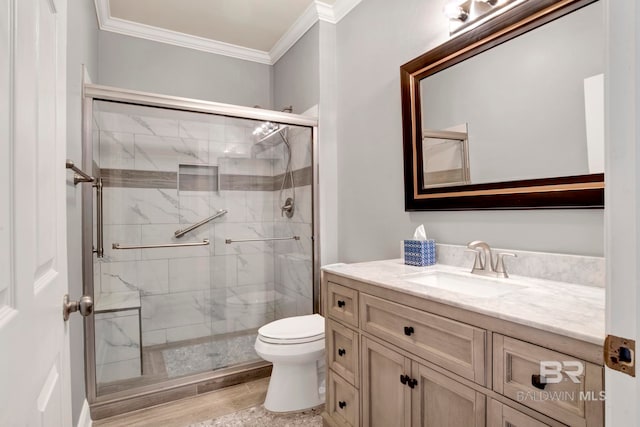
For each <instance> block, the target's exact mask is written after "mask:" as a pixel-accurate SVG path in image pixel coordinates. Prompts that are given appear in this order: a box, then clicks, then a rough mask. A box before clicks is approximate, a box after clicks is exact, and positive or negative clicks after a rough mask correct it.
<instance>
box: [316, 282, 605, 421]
mask: <svg viewBox="0 0 640 427" xmlns="http://www.w3.org/2000/svg"><path fill="white" fill-rule="evenodd" d="M322 296H323V301H322V308H323V314H324V315H325V319H326V333H325V336H326V340H327V342H326V349H327V367H328V369H327V384H328V387H327V405H326V410H325V411H324V413H323V414H322V415H323V419H324V425H325V426H339V427H355V426H365V427H369V426H372V427H375V426H381V427H390V426H399V427H409V426H411V427H416V426H434V427H457V426H460V427H484V426H489V427H543V426H553V427H562V426H580V427H597V426H602V425H604V404H603V401H602V400H601V399H598V396H599V395H600V393H601V392H602V389H603V368H602V363H601V360H600V359H601V347H600V346H597V345H595V344H591V343H586V342H581V341H577V340H575V339H572V338H568V337H563V336H560V335H557V334H551V333H549V332H546V331H539V330H535V329H533V328H529V327H527V326H523V325H515V324H513V323H510V322H507V321H505V320H501V319H498V318H493V317H491V316H487V315H483V314H478V313H473V312H469V311H466V310H463V309H460V308H457V307H453V306H449V305H447V304H443V303H438V302H435V301H431V300H428V299H425V298H418V297H414V296H411V295H408V294H405V293H403V292H401V291H396V290H392V289H388V288H385V287H382V286H377V285H373V284H370V283H365V282H360V281H358V280H354V279H353V278H347V277H342V276H339V275H337V274H333V273H326V272H323V280H322ZM541 361H553V362H554V363H555V362H558V363H560V364H561V365H562V370H561V373H560V374H561V375H562V381H560V382H558V383H555V382H553V381H552V379H547V378H541V377H540V362H541ZM566 362H569V363H566ZM575 366H581V367H582V368H574V367H575ZM574 369H577V370H578V371H580V372H577V371H575V370H574ZM572 375H574V377H575V378H574V379H575V381H573V380H571V378H572ZM546 392H548V393H546Z"/></svg>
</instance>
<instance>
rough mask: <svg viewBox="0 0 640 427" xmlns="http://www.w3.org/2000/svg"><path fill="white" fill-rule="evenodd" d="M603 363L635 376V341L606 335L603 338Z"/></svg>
mask: <svg viewBox="0 0 640 427" xmlns="http://www.w3.org/2000/svg"><path fill="white" fill-rule="evenodd" d="M604 363H605V364H606V365H607V366H608V367H609V368H611V369H614V370H616V371H620V372H622V373H623V374H627V375H631V376H632V377H635V376H636V342H635V341H634V340H631V339H628V338H621V337H616V336H614V335H607V338H605V340H604Z"/></svg>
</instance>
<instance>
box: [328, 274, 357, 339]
mask: <svg viewBox="0 0 640 427" xmlns="http://www.w3.org/2000/svg"><path fill="white" fill-rule="evenodd" d="M327 312H328V314H329V317H333V318H334V319H337V320H341V321H343V322H345V323H348V324H349V325H353V326H355V327H356V328H357V327H358V291H355V290H353V289H349V288H345V287H344V286H340V285H337V284H335V283H331V282H329V283H328V286H327Z"/></svg>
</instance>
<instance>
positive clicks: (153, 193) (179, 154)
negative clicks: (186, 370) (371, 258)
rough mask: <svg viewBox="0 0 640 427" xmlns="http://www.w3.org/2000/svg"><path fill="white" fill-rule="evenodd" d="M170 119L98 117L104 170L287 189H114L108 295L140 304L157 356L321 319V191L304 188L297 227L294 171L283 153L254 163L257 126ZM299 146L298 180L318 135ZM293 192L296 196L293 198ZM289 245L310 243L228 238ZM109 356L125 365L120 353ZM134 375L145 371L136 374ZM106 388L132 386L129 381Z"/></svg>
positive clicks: (102, 277) (107, 201)
mask: <svg viewBox="0 0 640 427" xmlns="http://www.w3.org/2000/svg"><path fill="white" fill-rule="evenodd" d="M107 107H108V106H107ZM125 108H128V107H125ZM145 110H148V111H145ZM152 110H153V111H152ZM161 114H163V112H162V111H160V112H158V111H155V109H146V108H144V109H143V108H140V107H135V110H133V109H131V111H125V112H118V111H111V110H110V108H103V109H101V111H99V112H97V113H96V114H95V116H96V120H95V127H96V129H95V132H94V136H95V138H94V139H98V140H99V148H97V149H96V150H94V152H95V155H94V158H95V160H96V163H97V164H98V165H99V167H100V168H101V169H102V170H103V171H105V170H107V169H108V170H112V171H116V173H115V175H117V174H118V171H123V173H128V172H131V171H135V173H137V174H138V175H137V176H138V177H144V171H147V172H172V173H175V174H178V172H179V165H180V164H183V165H184V164H188V165H213V166H216V167H217V168H218V173H219V174H225V175H227V176H229V175H235V176H238V177H244V178H246V177H247V176H249V177H251V176H258V177H276V179H275V181H274V182H273V185H272V188H266V189H264V190H262V191H261V190H257V189H256V188H252V189H251V190H249V189H247V190H242V189H235V190H221V191H216V190H215V189H208V190H206V191H205V190H198V191H196V190H194V189H187V190H184V189H178V187H179V186H178V185H176V184H174V185H167V183H166V182H164V183H162V185H147V184H146V183H145V182H139V183H131V182H128V183H126V182H125V181H123V182H121V183H119V184H112V185H110V186H106V187H105V189H104V218H105V221H104V233H105V234H104V237H105V258H104V259H102V260H101V261H100V262H98V263H97V264H96V274H95V276H96V280H95V292H96V294H97V293H112V292H124V291H131V290H136V291H139V292H140V295H141V304H142V310H141V311H142V342H143V345H144V346H145V347H147V346H152V345H157V344H165V343H173V342H178V341H183V340H188V339H192V338H199V337H205V336H208V335H211V334H214V335H215V334H222V333H231V332H235V331H243V330H246V329H254V328H257V327H259V326H261V325H263V324H265V323H267V322H269V321H271V320H274V319H275V318H279V317H284V316H290V315H296V314H307V313H311V311H312V262H311V259H312V258H311V255H312V243H311V233H312V228H311V222H312V215H311V212H312V210H311V202H312V193H311V185H310V181H309V182H307V181H305V180H300V181H299V182H296V186H297V187H296V188H295V192H296V212H295V215H294V217H293V218H292V219H288V218H283V217H281V216H280V214H279V212H280V206H281V205H282V203H283V201H280V200H279V193H280V192H279V188H280V185H279V184H280V181H279V180H278V176H280V177H281V175H282V173H283V172H284V166H285V163H284V161H285V158H284V150H283V146H282V144H280V145H277V146H275V147H273V148H271V149H269V150H266V151H263V152H261V153H260V154H258V155H257V156H252V153H251V149H252V146H253V135H252V131H253V129H254V128H255V125H256V122H254V121H249V120H241V119H231V118H224V117H218V116H205V115H200V114H193V113H180V112H170V114H168V115H167V116H166V117H163V116H161ZM203 118H205V120H204V121H203ZM289 138H290V141H291V146H292V148H293V158H292V164H293V168H294V169H295V170H297V169H303V168H305V167H308V166H310V165H311V149H310V148H311V144H310V141H311V132H310V130H309V129H302V128H301V129H295V128H292V129H290V130H289ZM112 175H113V173H112ZM177 179H178V180H179V179H180V177H179V176H177ZM276 184H277V185H276ZM301 184H303V185H302V186H300V185H301ZM147 187H150V188H147ZM276 187H277V189H276ZM290 191H291V189H287V190H285V195H284V198H286V197H288V196H287V195H288V194H290ZM219 209H226V210H227V211H228V213H227V214H226V215H225V216H223V217H221V218H219V219H217V220H215V221H214V222H212V223H210V224H209V225H206V226H204V227H201V228H199V229H196V230H194V231H193V232H191V233H189V234H187V235H185V236H184V237H183V238H181V239H176V238H174V237H173V234H174V232H175V231H176V230H178V229H180V228H184V227H185V226H186V225H187V224H192V223H194V222H197V221H199V220H201V219H203V218H205V217H208V216H210V215H212V214H213V213H215V212H216V211H218V210H219ZM289 235H300V236H301V240H300V241H291V242H252V243H238V244H231V245H228V244H225V239H227V238H231V239H251V238H261V237H271V236H289ZM205 238H208V239H210V241H211V245H209V246H202V247H190V248H165V249H144V250H141V249H136V250H113V249H112V248H111V245H112V243H115V242H117V243H120V244H121V245H140V244H159V243H178V242H198V241H202V240H203V239H205ZM116 320H117V319H116ZM120 329H122V330H124V329H126V328H122V327H121V328H120ZM132 338H133V337H132ZM107 350H108V351H113V352H114V354H116V353H117V352H118V351H119V349H111V350H109V349H107ZM105 360H108V362H109V363H112V364H114V368H116V367H117V366H116V365H115V364H116V363H119V364H120V365H122V364H123V363H124V361H121V360H115V359H113V358H111V359H109V358H107V359H105ZM127 366H128V368H129V370H130V371H131V372H134V371H135V369H133V368H135V367H133V368H132V366H130V364H129V365H127ZM107 368H108V367H106V365H105V369H107ZM122 369H125V368H122ZM105 372H106V371H105ZM106 377H110V378H116V377H118V378H120V377H119V376H118V374H112V375H107V376H105V378H106Z"/></svg>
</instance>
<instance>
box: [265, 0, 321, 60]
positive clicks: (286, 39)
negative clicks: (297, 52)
mask: <svg viewBox="0 0 640 427" xmlns="http://www.w3.org/2000/svg"><path fill="white" fill-rule="evenodd" d="M316 3H318V2H313V3H311V4H310V5H309V7H308V8H307V9H306V10H305V11H304V12H302V15H300V16H299V17H298V19H296V22H294V23H293V25H291V27H289V29H288V30H287V32H286V33H284V34H283V35H282V37H280V40H278V41H277V42H276V44H275V45H273V47H272V48H271V50H270V51H269V56H270V57H271V61H272V62H271V63H272V64H275V63H276V62H278V60H279V59H280V58H282V55H284V54H285V53H287V51H288V50H289V49H291V47H293V45H294V44H296V42H297V41H298V40H300V38H301V37H302V36H304V35H305V33H306V32H307V31H309V28H311V27H313V26H314V24H315V23H316V22H318V10H317V4H316Z"/></svg>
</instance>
